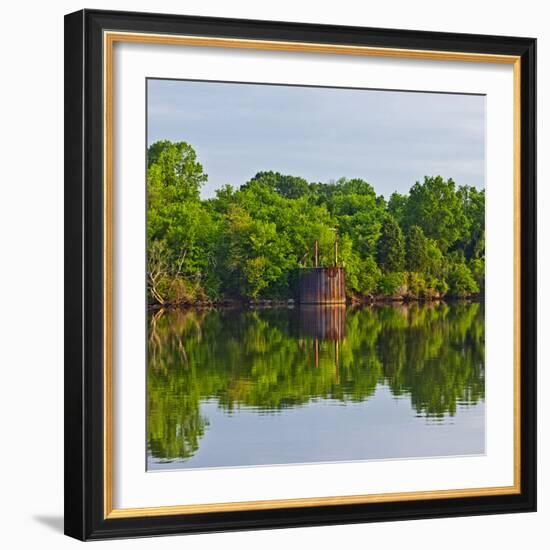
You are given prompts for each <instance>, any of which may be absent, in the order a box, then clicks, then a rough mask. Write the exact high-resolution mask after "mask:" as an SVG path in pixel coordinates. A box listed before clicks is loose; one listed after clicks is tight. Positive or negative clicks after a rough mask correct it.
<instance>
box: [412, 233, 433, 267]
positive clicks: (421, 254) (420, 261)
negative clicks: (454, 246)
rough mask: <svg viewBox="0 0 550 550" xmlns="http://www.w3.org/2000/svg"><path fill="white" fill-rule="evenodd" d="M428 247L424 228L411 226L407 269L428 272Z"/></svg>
mask: <svg viewBox="0 0 550 550" xmlns="http://www.w3.org/2000/svg"><path fill="white" fill-rule="evenodd" d="M428 245H429V242H428V239H427V238H426V236H425V235H424V231H422V228H421V227H419V226H418V225H413V226H411V228H410V229H409V235H408V238H407V268H408V269H409V270H410V271H428V268H429V267H430V262H429V257H428Z"/></svg>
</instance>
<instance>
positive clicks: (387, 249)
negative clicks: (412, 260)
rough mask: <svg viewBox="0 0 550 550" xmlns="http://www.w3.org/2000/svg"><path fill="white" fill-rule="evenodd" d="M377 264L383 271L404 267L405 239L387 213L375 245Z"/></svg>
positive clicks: (393, 219) (400, 269) (392, 218)
mask: <svg viewBox="0 0 550 550" xmlns="http://www.w3.org/2000/svg"><path fill="white" fill-rule="evenodd" d="M377 260H378V265H379V266H380V267H381V268H382V269H383V270H384V271H403V269H405V239H404V237H403V232H402V231H401V228H400V227H399V224H398V223H397V221H396V219H395V218H394V217H393V216H391V215H389V214H388V215H387V216H386V219H385V220H384V223H383V225H382V230H381V233H380V239H379V240H378V246H377Z"/></svg>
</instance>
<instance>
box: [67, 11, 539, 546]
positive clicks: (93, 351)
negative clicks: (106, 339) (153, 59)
mask: <svg viewBox="0 0 550 550" xmlns="http://www.w3.org/2000/svg"><path fill="white" fill-rule="evenodd" d="M104 30H111V31H133V32H142V33H160V34H184V35H197V36H212V37H225V38H248V39H259V40H262V39H263V40H282V41H290V42H292V41H294V42H314V43H326V44H341V45H361V46H376V47H387V48H405V49H419V50H436V51H460V52H468V53H473V52H475V53H485V54H507V55H517V56H521V182H522V183H521V365H522V369H521V388H520V397H521V411H520V415H521V464H522V468H521V487H522V490H521V493H520V494H516V495H503V496H486V497H485V496H482V497H466V498H446V499H436V500H415V501H402V502H390V503H378V504H374V503H370V504H345V505H336V506H334V505H331V506H311V507H307V508H282V509H274V510H249V511H241V512H216V513H201V514H192V515H173V516H157V517H136V518H124V519H122V518H121V519H104V513H103V497H104V485H103V420H104V408H103V291H104V288H103V221H104V220H103V104H102V102H103V57H102V56H103V43H102V33H103V31H104ZM535 119H536V40H535V39H533V38H515V37H502V36H484V35H471V34H452V33H434V32H425V31H408V30H407V31H405V30H395V29H377V28H359V27H343V26H331V25H314V24H303V23H286V22H285V23H283V22H271V21H252V20H239V19H219V18H209V17H195V16H180V15H163V14H149V13H135V12H113V11H98V10H82V11H79V12H75V13H72V14H69V15H66V16H65V533H66V534H67V535H69V536H72V537H75V538H77V539H80V540H92V539H107V538H122V537H139V536H154V535H166V534H176V533H203V532H212V531H233V530H242V529H262V528H282V527H292V526H314V525H332V524H343V523H359V522H367V521H388V520H399V519H416V518H436V517H450V516H467V515H480V514H495V513H511V512H529V511H535V510H536V326H537V318H536V307H537V302H536V299H537V297H536V282H537V281H536V123H535Z"/></svg>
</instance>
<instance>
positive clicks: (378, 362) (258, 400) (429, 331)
mask: <svg viewBox="0 0 550 550" xmlns="http://www.w3.org/2000/svg"><path fill="white" fill-rule="evenodd" d="M319 319H324V321H322V322H319ZM148 358H149V364H148V379H147V387H148V446H149V451H150V453H151V455H152V456H153V457H155V458H156V459H159V460H166V461H171V460H174V459H184V458H187V457H190V456H192V455H193V454H194V453H195V452H196V451H197V449H198V447H199V442H200V439H201V437H202V436H203V435H204V433H205V430H207V428H208V420H207V419H206V418H205V417H204V416H202V415H201V409H200V404H201V401H202V402H204V401H205V400H214V401H215V402H216V403H217V404H218V406H219V407H221V408H222V409H223V410H225V411H226V412H227V413H228V414H232V413H233V412H234V411H236V410H237V409H238V408H240V407H247V408H249V409H252V410H255V411H257V413H258V414H279V413H280V412H281V411H283V410H284V409H287V408H290V407H298V406H303V405H305V404H307V403H308V402H311V401H314V400H319V399H332V400H337V401H339V402H341V403H346V402H360V401H365V400H367V399H368V398H369V397H370V396H372V395H373V393H374V392H375V390H376V387H377V386H378V385H386V386H388V387H389V388H390V390H391V392H392V394H393V395H395V396H396V397H399V398H408V399H410V402H411V406H412V407H413V409H414V410H415V411H416V414H418V415H421V416H426V417H428V418H435V419H437V418H442V417H444V416H445V415H453V414H455V412H456V409H457V405H458V404H459V403H460V404H474V403H477V402H478V401H479V400H481V399H483V398H484V391H485V381H484V317H483V305H482V304H479V303H468V304H466V303H465V304H460V303H458V304H452V305H447V304H442V303H441V304H434V303H432V304H425V305H424V304H416V303H415V304H412V305H399V306H391V305H390V306H382V307H372V308H368V307H367V308H352V309H349V308H348V309H347V311H346V310H343V311H342V310H338V311H332V312H330V311H326V310H324V311H323V312H315V311H311V310H308V311H307V312H306V311H301V312H300V310H299V308H297V309H296V310H292V309H285V308H280V309H264V310H237V309H225V310H209V311H207V310H194V309H189V310H179V311H170V312H163V311H161V312H157V313H156V314H154V315H151V316H150V325H149V350H148Z"/></svg>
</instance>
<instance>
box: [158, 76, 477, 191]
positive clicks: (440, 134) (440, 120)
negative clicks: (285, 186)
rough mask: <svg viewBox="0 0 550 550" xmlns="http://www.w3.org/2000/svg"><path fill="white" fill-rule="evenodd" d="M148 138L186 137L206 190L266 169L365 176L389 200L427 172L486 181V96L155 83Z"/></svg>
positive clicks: (325, 176)
mask: <svg viewBox="0 0 550 550" xmlns="http://www.w3.org/2000/svg"><path fill="white" fill-rule="evenodd" d="M147 114H148V136H147V139H148V143H149V144H151V143H153V142H155V141H157V140H160V139H169V140H172V141H187V142H188V143H190V144H191V145H192V146H193V147H194V148H195V150H196V151H197V155H198V159H199V161H200V162H201V164H202V165H203V167H204V170H205V172H207V173H208V182H207V183H206V184H205V186H204V188H203V190H202V196H203V197H204V198H206V197H212V196H214V191H215V189H217V188H219V187H221V186H222V185H225V184H227V183H229V184H231V185H233V186H234V187H239V186H240V185H242V184H243V183H245V182H246V181H248V180H249V179H250V178H251V177H252V176H254V174H256V173H257V172H259V171H262V170H273V171H276V172H281V173H283V174H292V175H294V176H301V177H303V178H305V179H307V180H308V181H322V182H328V181H331V180H336V179H338V178H340V177H347V178H354V177H358V178H363V179H365V180H367V181H368V182H369V183H371V184H372V185H373V186H374V188H375V190H376V192H377V193H379V194H383V195H385V196H386V197H389V195H390V194H391V193H392V192H393V191H399V192H400V193H406V192H407V191H408V190H409V188H410V187H411V186H412V185H413V184H414V183H415V181H417V180H422V179H423V177H424V176H425V175H441V176H443V177H444V178H453V179H454V180H455V181H456V183H457V184H459V185H474V186H476V187H478V188H482V187H484V186H485V97H484V96H474V95H454V94H437V93H417V92H393V91H379V90H357V89H341V88H340V89H339V88H312V87H303V86H274V85H265V84H231V83H216V82H192V81H182V80H157V79H155V80H149V81H148V112H147Z"/></svg>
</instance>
